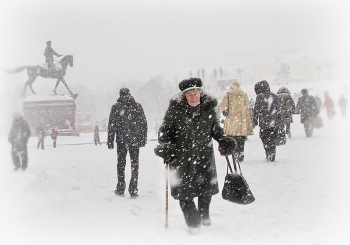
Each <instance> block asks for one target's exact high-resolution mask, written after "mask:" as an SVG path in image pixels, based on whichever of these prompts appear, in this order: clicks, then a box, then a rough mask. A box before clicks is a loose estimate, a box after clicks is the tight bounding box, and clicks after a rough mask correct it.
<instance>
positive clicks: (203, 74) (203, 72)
mask: <svg viewBox="0 0 350 245" xmlns="http://www.w3.org/2000/svg"><path fill="white" fill-rule="evenodd" d="M202 76H203V83H204V76H205V70H204V68H202Z"/></svg>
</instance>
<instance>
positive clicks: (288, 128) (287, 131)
mask: <svg viewBox="0 0 350 245" xmlns="http://www.w3.org/2000/svg"><path fill="white" fill-rule="evenodd" d="M284 125H285V126H286V135H288V137H291V135H292V134H291V132H290V123H289V122H285V123H284Z"/></svg>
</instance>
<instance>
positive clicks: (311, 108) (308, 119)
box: [296, 88, 319, 138]
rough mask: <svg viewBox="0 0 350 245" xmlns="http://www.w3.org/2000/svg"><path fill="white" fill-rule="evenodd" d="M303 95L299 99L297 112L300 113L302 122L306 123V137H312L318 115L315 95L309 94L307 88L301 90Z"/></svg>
mask: <svg viewBox="0 0 350 245" xmlns="http://www.w3.org/2000/svg"><path fill="white" fill-rule="evenodd" d="M301 94H302V96H301V97H300V98H299V99H298V102H297V106H296V114H300V122H301V123H302V124H304V130H305V135H306V137H308V138H309V137H312V134H313V130H314V125H313V124H314V120H315V119H316V117H317V115H318V113H319V112H318V109H317V105H316V101H315V99H314V97H313V96H311V95H309V92H308V90H307V89H305V88H304V89H302V90H301Z"/></svg>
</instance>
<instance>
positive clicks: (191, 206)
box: [179, 196, 211, 227]
mask: <svg viewBox="0 0 350 245" xmlns="http://www.w3.org/2000/svg"><path fill="white" fill-rule="evenodd" d="M210 202H211V196H200V197H198V209H197V207H196V204H195V203H194V201H193V199H192V200H180V202H179V203H180V207H181V210H182V212H183V214H184V217H185V221H186V224H187V226H188V227H199V226H200V224H201V220H202V219H203V220H204V219H209V218H210V217H209V206H210Z"/></svg>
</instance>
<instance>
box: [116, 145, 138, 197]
mask: <svg viewBox="0 0 350 245" xmlns="http://www.w3.org/2000/svg"><path fill="white" fill-rule="evenodd" d="M128 151H129V154H130V160H131V179H130V183H129V193H130V195H134V194H137V192H138V189H137V182H138V178H139V177H138V175H139V152H140V149H139V147H131V146H127V145H125V144H121V143H117V154H118V164H117V172H118V184H117V190H118V191H119V192H124V190H125V165H126V154H127V152H128Z"/></svg>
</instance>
